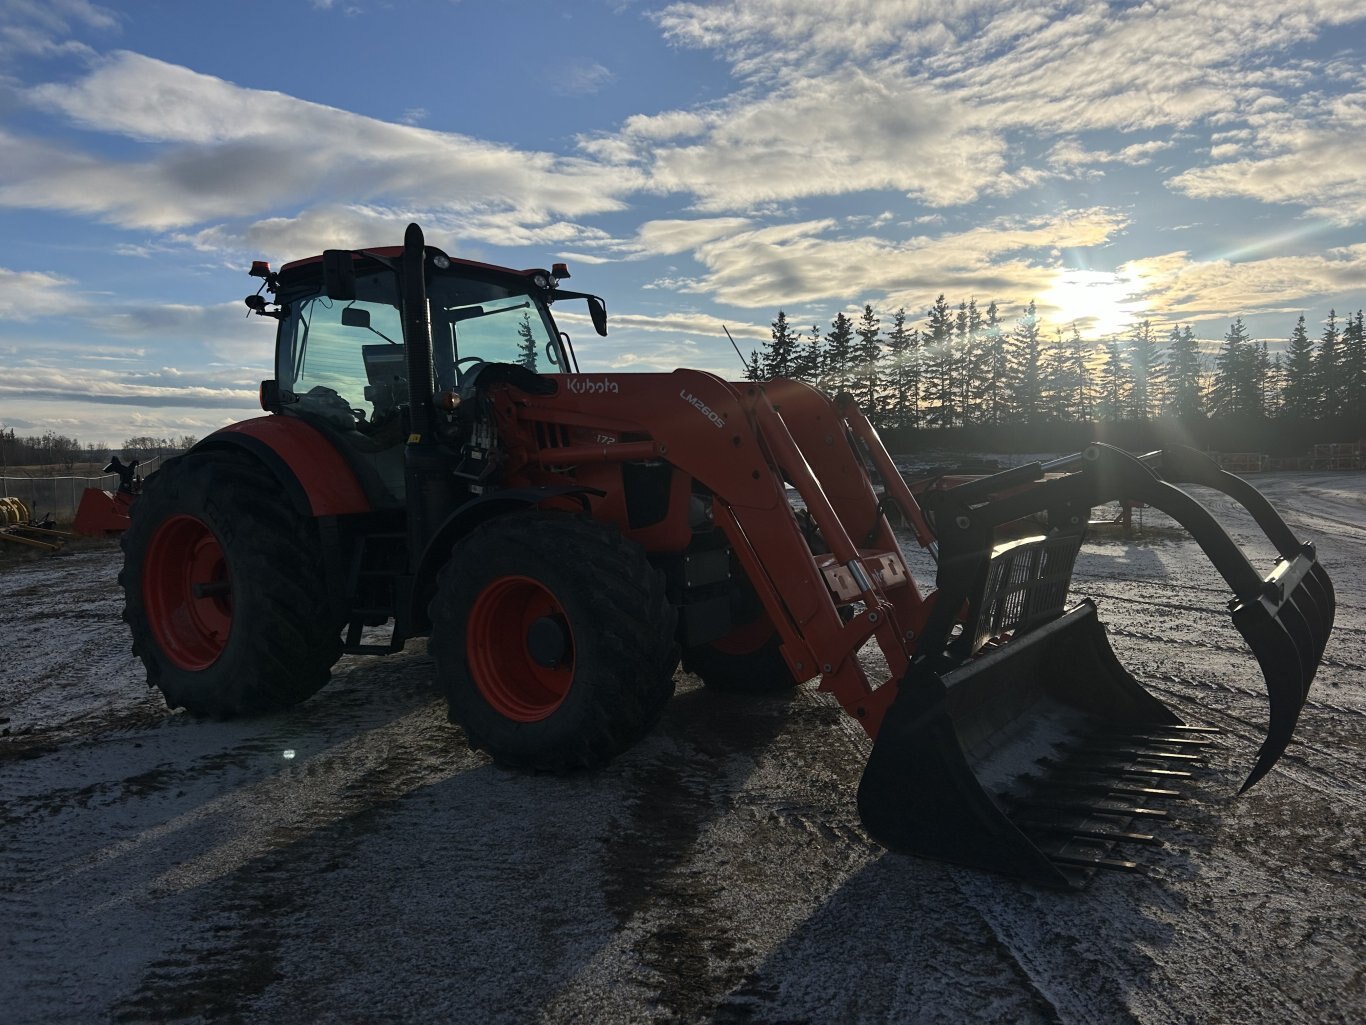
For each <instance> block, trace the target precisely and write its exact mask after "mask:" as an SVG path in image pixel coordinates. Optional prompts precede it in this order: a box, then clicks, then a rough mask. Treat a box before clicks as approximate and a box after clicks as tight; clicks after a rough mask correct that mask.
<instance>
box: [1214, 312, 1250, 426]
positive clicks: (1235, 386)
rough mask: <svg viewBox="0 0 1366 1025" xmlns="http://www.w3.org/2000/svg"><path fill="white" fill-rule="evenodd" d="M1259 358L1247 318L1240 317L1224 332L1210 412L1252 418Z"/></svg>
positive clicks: (1216, 361)
mask: <svg viewBox="0 0 1366 1025" xmlns="http://www.w3.org/2000/svg"><path fill="white" fill-rule="evenodd" d="M1256 373H1257V356H1256V351H1255V347H1254V345H1253V343H1252V341H1251V339H1249V338H1248V334H1247V327H1246V326H1245V325H1244V324H1243V318H1242V317H1237V318H1235V319H1234V321H1233V323H1232V324H1230V325H1229V329H1228V331H1226V332H1225V333H1224V344H1223V346H1222V347H1221V348H1220V349H1219V353H1218V355H1216V356H1215V357H1214V383H1213V385H1212V386H1211V387H1210V394H1209V410H1210V412H1211V413H1212V414H1214V415H1215V416H1239V415H1251V414H1252V413H1254V412H1255V409H1254V406H1255V401H1254V399H1253V396H1254V394H1255V392H1256V390H1257V387H1258V385H1257V381H1256V376H1255V375H1256Z"/></svg>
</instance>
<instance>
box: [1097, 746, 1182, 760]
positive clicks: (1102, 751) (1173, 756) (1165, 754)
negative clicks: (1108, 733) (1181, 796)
mask: <svg viewBox="0 0 1366 1025" xmlns="http://www.w3.org/2000/svg"><path fill="white" fill-rule="evenodd" d="M1075 750H1076V752H1077V753H1078V754H1082V755H1100V756H1102V757H1108V758H1133V759H1137V760H1138V761H1144V762H1193V763H1200V762H1203V761H1204V756H1203V755H1193V754H1186V753H1185V752H1178V751H1148V750H1143V749H1140V748H1125V747H1110V746H1108V745H1105V746H1098V747H1082V748H1076V749H1075Z"/></svg>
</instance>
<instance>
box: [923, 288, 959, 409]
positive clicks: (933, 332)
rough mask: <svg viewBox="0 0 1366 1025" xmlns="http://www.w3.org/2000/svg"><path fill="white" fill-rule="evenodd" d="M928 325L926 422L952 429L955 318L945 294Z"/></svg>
mask: <svg viewBox="0 0 1366 1025" xmlns="http://www.w3.org/2000/svg"><path fill="white" fill-rule="evenodd" d="M925 316H926V324H925V335H924V343H925V381H924V384H925V406H926V407H927V408H926V411H925V412H926V420H927V421H928V422H929V423H931V424H933V425H934V426H936V427H952V426H953V424H954V421H955V418H956V417H955V411H954V394H953V316H952V314H951V313H950V312H949V303H948V300H947V299H945V298H944V294H943V293H942V292H941V293H940V294H939V297H938V298H937V299H935V301H934V305H933V306H931V307H930V309H929V312H928V313H927V314H926V315H925Z"/></svg>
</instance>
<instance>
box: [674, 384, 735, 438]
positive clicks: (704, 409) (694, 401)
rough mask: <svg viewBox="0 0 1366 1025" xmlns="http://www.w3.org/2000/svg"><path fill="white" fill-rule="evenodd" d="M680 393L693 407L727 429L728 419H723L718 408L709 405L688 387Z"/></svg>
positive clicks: (720, 426) (718, 425)
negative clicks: (717, 410)
mask: <svg viewBox="0 0 1366 1025" xmlns="http://www.w3.org/2000/svg"><path fill="white" fill-rule="evenodd" d="M678 394H679V395H680V396H681V397H682V399H683V401H684V402H686V403H687V404H688V405H690V406H692V407H693V409H695V410H697V411H698V412H699V413H701V414H702V415H703V416H705V417H706V418H707V419H708V420H710V421H711V422H712V423H714V424H715V425H716V426H717V427H719V428H721V429H723V430H724V429H725V426H726V421H724V420H722V419H721V416H720V414H719V413H717V412H716V410H714V409H712V408H711V406H709V405H707V404H706V403H705V402H703V401H702V400H701V399H699V398H698V397H697V396H696V395H694V394H693V393H692V392H690V391H688V390H687V389H686V388H685V389H683V390H682V391H681V392H679V393H678Z"/></svg>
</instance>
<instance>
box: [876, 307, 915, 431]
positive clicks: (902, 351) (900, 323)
mask: <svg viewBox="0 0 1366 1025" xmlns="http://www.w3.org/2000/svg"><path fill="white" fill-rule="evenodd" d="M916 337H917V336H916V334H915V333H914V332H911V331H908V330H907V329H906V307H904V306H902V307H900V308H899V309H898V310H897V311H896V312H895V313H894V314H892V329H891V331H889V332H888V333H887V356H888V363H889V369H888V372H887V374H886V375H885V376H886V379H887V385H888V391H889V395H888V396H887V400H886V403H885V406H886V421H887V423H888V424H890V425H891V426H893V427H913V426H916V425H917V424H918V422H919V415H918V413H919V395H918V391H919V379H920V375H919V370H918V367H917V366H916V363H917V353H916V351H915V350H916V347H915V341H916Z"/></svg>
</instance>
